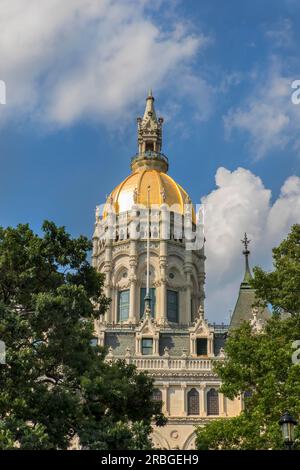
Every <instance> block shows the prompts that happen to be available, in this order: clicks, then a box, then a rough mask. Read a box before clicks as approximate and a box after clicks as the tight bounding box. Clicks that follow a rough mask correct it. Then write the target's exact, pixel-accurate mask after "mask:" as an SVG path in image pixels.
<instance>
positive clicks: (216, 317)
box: [202, 167, 300, 321]
mask: <svg viewBox="0 0 300 470" xmlns="http://www.w3.org/2000/svg"><path fill="white" fill-rule="evenodd" d="M216 186H217V189H215V190H214V191H212V192H211V193H210V194H208V195H207V196H205V197H204V198H203V199H202V202H203V203H204V204H205V230H206V247H205V248H206V256H207V261H206V274H207V286H206V305H207V316H208V318H209V319H210V320H212V321H222V320H225V321H228V319H229V310H230V309H233V308H234V305H235V301H236V299H237V294H238V289H239V285H240V282H241V280H242V277H243V274H244V261H243V256H242V244H241V242H240V240H241V239H242V238H243V235H244V232H247V234H248V236H249V238H250V240H251V244H250V247H251V250H252V252H251V264H252V266H253V265H257V264H258V265H261V266H262V267H263V268H265V269H270V268H271V260H272V253H271V250H272V248H273V247H274V246H277V245H278V244H279V243H280V241H281V240H282V238H283V237H285V236H286V235H287V233H288V232H289V230H290V228H291V225H292V224H294V223H299V222H300V178H299V177H297V176H291V177H289V178H288V179H287V180H286V181H285V182H284V184H283V186H282V188H281V192H280V195H279V197H278V198H277V199H276V200H275V202H274V203H272V202H271V196H272V194H271V191H270V190H269V189H267V188H265V186H264V184H263V182H262V180H261V179H260V178H259V177H258V176H255V175H254V174H253V173H252V172H251V171H249V170H246V169H244V168H238V169H237V170H235V171H232V172H230V171H229V170H227V169H225V168H222V167H221V168H219V169H218V170H217V173H216Z"/></svg>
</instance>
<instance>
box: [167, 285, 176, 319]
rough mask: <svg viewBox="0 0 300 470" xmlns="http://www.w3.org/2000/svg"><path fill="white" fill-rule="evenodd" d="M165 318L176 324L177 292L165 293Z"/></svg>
mask: <svg viewBox="0 0 300 470" xmlns="http://www.w3.org/2000/svg"><path fill="white" fill-rule="evenodd" d="M167 318H168V320H169V321H170V322H173V323H178V292H177V291H175V290H168V291H167Z"/></svg>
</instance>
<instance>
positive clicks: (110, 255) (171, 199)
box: [93, 94, 242, 449]
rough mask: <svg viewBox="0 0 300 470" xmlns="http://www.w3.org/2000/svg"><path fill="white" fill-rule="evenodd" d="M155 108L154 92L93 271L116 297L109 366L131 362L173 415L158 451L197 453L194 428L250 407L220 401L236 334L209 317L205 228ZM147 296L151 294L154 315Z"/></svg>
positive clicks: (109, 318) (106, 322)
mask: <svg viewBox="0 0 300 470" xmlns="http://www.w3.org/2000/svg"><path fill="white" fill-rule="evenodd" d="M153 103H154V98H153V97H152V94H149V96H148V98H147V101H146V110H145V114H144V117H143V118H139V119H138V154H137V155H136V156H135V157H134V158H133V160H132V163H131V169H132V173H131V175H130V176H129V177H128V178H126V179H125V180H124V182H123V183H121V184H120V185H119V186H117V187H116V188H115V190H113V191H112V193H111V195H110V196H109V197H108V199H107V201H106V204H105V206H104V208H103V210H102V212H101V211H100V210H96V221H95V231H94V236H93V265H94V267H96V269H97V270H99V271H100V272H102V273H104V274H105V294H106V295H107V296H108V297H109V298H111V305H110V307H109V309H108V310H107V312H106V313H105V315H104V316H103V317H102V318H99V320H98V321H97V322H96V333H97V337H98V341H99V344H100V345H103V346H106V347H107V350H108V354H107V360H108V361H114V360H116V359H118V358H123V359H125V360H126V362H127V363H128V364H135V365H136V367H137V368H138V370H142V371H147V372H148V373H149V374H150V375H151V376H152V377H153V378H154V379H155V397H154V398H156V399H158V400H161V401H162V402H163V411H164V413H165V415H166V416H167V417H168V423H167V425H166V426H165V427H162V428H157V429H155V430H154V433H153V442H154V444H155V446H156V447H159V448H166V449H176V448H179V449H192V448H193V447H194V441H195V426H198V425H205V424H206V423H207V422H209V421H211V420H214V419H216V418H218V417H226V416H228V417H229V416H235V415H237V414H239V413H240V411H241V409H242V401H241V400H240V399H236V400H235V401H230V400H228V399H226V398H225V397H224V396H223V395H222V394H221V393H219V388H220V385H221V383H220V379H219V378H218V377H217V376H216V374H215V373H214V372H213V367H212V363H213V361H214V360H217V361H219V360H220V361H221V360H223V358H224V349H223V348H224V342H225V339H226V335H227V331H228V328H227V327H226V326H224V325H219V326H218V325H211V324H209V323H208V321H207V320H206V319H205V316H204V299H205V293H204V283H205V255H204V245H203V244H201V243H200V244H197V243H195V244H194V245H193V249H188V242H190V241H194V240H195V238H196V236H197V233H198V229H199V228H201V220H199V219H197V217H196V214H195V213H194V210H193V209H191V208H190V205H189V203H190V199H189V197H188V195H187V193H186V192H185V191H184V190H183V189H182V188H181V187H180V186H179V185H178V184H177V183H176V182H175V181H174V180H172V178H170V177H169V176H168V175H167V171H168V159H167V158H166V156H164V155H163V154H161V153H160V151H161V144H162V122H163V121H162V119H161V118H160V119H157V118H156V114H155V110H154V104H153ZM147 195H148V196H147ZM147 197H148V199H147ZM145 201H147V204H148V205H147V208H146V209H147V210H146V211H145V210H144V211H143V207H144V205H145ZM150 210H151V218H150ZM188 228H190V232H189V231H188ZM188 233H189V238H188V236H187V234H188ZM193 237H194V238H193ZM148 286H150V288H149V291H148V290H147V287H148ZM146 290H147V294H149V295H150V293H151V295H152V301H151V304H150V306H149V305H148V304H147V305H148V307H147V305H146V304H145V291H146Z"/></svg>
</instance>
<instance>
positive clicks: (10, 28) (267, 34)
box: [0, 0, 300, 321]
mask: <svg viewBox="0 0 300 470" xmlns="http://www.w3.org/2000/svg"><path fill="white" fill-rule="evenodd" d="M0 7H1V8H0V10H1V11H2V12H3V14H2V15H1V18H0V79H2V80H4V81H5V83H6V87H7V104H6V105H0V159H1V172H0V224H1V225H3V226H7V225H16V224H17V223H20V222H22V223H23V222H29V223H30V225H31V226H32V227H33V228H34V229H35V230H39V228H40V226H41V224H42V221H43V220H44V219H50V220H54V221H55V222H56V223H57V224H60V225H65V226H66V227H67V230H68V231H69V232H70V233H72V234H73V235H78V234H81V233H83V234H85V235H87V236H89V237H91V235H92V232H93V223H94V211H95V206H96V204H100V203H102V202H103V201H104V197H105V195H106V194H108V193H109V192H110V191H111V190H112V189H113V188H114V187H115V186H116V185H117V184H118V183H119V182H120V181H121V180H122V179H124V178H125V177H126V176H127V175H128V173H129V161H130V158H131V156H132V155H133V154H135V152H136V117H137V116H138V115H140V114H142V113H143V110H144V100H145V97H146V94H147V90H148V88H149V87H152V88H153V93H154V96H155V98H156V101H155V105H156V110H157V112H158V114H159V115H162V116H164V117H165V124H164V137H163V138H164V141H163V151H164V153H166V154H167V156H168V158H169V161H170V170H169V173H170V175H171V176H172V177H174V178H175V179H176V180H177V181H178V182H179V183H180V184H181V185H182V186H183V187H184V188H185V189H186V190H187V191H188V192H189V193H190V195H191V197H192V199H193V201H194V202H195V203H196V202H200V198H201V197H203V196H205V197H206V201H207V203H208V204H209V206H210V207H211V210H209V211H208V220H207V224H209V227H207V234H208V235H211V236H210V237H209V238H210V241H208V244H209V243H210V245H209V246H208V251H207V254H208V263H207V270H208V272H207V278H208V291H207V312H208V316H209V318H210V319H212V320H216V321H219V320H225V321H226V320H228V315H229V310H230V309H232V307H233V305H234V301H235V296H236V290H237V288H238V284H239V282H240V277H241V275H242V272H241V271H242V259H241V255H240V252H241V244H240V238H242V235H243V232H244V231H245V230H247V231H248V232H249V233H250V237H251V239H252V247H253V257H252V259H253V263H260V264H262V265H263V266H264V267H266V268H269V267H270V248H271V247H272V246H274V244H276V243H278V241H279V240H280V239H281V238H282V236H285V235H286V233H287V232H288V230H289V228H290V226H291V224H292V223H294V222H296V221H299V218H300V180H299V179H298V177H299V175H300V139H299V137H298V135H299V125H300V106H299V107H297V106H296V105H293V104H292V103H291V99H290V96H291V92H292V90H291V83H292V81H293V80H295V79H300V59H299V53H298V45H299V43H300V37H299V36H300V30H299V21H300V3H299V2H298V1H296V0H264V1H259V0H256V1H255V0H252V1H251V2H246V1H240V0H239V1H238V0H236V1H235V0H226V1H222V0H201V1H200V0H184V1H172V2H171V1H154V2H150V1H147V0H143V1H138V0H137V1H135V2H132V1H130V0H119V1H113V0H103V1H100V2H97V1H94V0H81V1H79V0H74V1H70V0H69V1H65V2H63V4H62V2H58V1H57V0H45V1H44V2H37V1H36V0H28V1H26V2H25V1H24V0H0ZM239 167H240V168H241V169H242V170H240V171H239V170H238V168H239ZM216 174H217V175H218V178H217V184H216V180H215V175H216ZM240 195H241V196H240ZM237 200H238V201H239V203H238V207H237V205H236V204H234V207H233V208H232V207H231V206H232V201H237ZM230 208H231V209H232V210H231V209H230Z"/></svg>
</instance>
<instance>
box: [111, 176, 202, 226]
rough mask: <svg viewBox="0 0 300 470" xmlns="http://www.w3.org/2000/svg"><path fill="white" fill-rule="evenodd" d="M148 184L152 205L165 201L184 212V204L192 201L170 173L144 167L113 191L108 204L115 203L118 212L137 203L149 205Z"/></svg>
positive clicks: (126, 209)
mask: <svg viewBox="0 0 300 470" xmlns="http://www.w3.org/2000/svg"><path fill="white" fill-rule="evenodd" d="M148 186H150V201H149V202H150V205H151V206H152V205H153V204H157V205H161V204H164V203H165V204H167V205H168V206H169V207H170V206H173V207H172V210H173V211H174V212H176V213H179V214H183V213H184V204H187V203H188V202H190V199H189V196H188V194H187V193H186V191H185V190H184V189H183V188H182V187H181V186H180V185H179V184H178V183H176V181H174V180H173V178H171V177H170V176H169V175H167V174H166V173H164V172H162V171H158V170H156V169H153V168H146V169H145V168H143V169H140V170H137V171H135V172H134V173H132V174H131V175H129V176H128V177H127V178H126V179H125V180H124V181H123V182H122V183H121V184H119V185H118V186H117V187H116V188H115V189H114V190H113V191H112V192H111V194H110V195H109V197H108V199H107V201H106V204H109V205H113V208H114V210H115V212H116V213H117V214H118V213H122V212H126V211H130V210H131V208H132V206H133V204H135V203H136V204H143V205H144V206H147V193H148ZM106 215H107V207H104V211H103V217H106ZM193 221H194V222H195V216H194V213H193Z"/></svg>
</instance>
